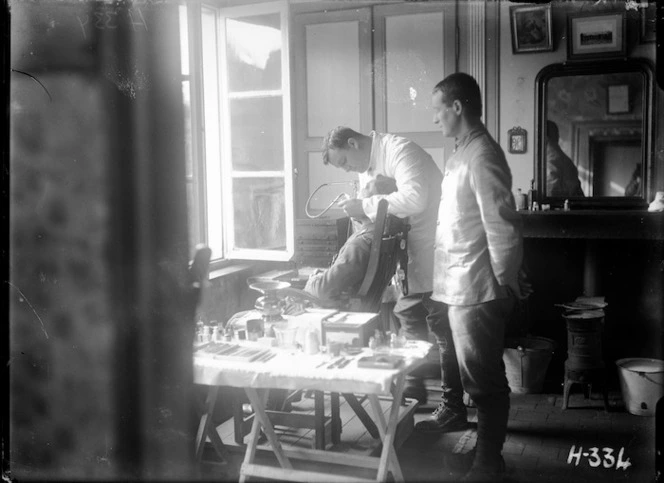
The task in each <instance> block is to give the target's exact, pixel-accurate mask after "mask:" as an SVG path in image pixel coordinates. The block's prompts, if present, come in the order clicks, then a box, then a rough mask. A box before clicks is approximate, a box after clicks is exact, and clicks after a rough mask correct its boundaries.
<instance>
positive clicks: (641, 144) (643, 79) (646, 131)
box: [535, 59, 654, 209]
mask: <svg viewBox="0 0 664 483" xmlns="http://www.w3.org/2000/svg"><path fill="white" fill-rule="evenodd" d="M536 86H537V94H536V95H537V99H536V101H537V103H536V106H537V117H536V119H537V139H536V143H537V146H536V151H535V152H536V158H535V173H536V178H537V187H538V190H539V200H540V203H541V204H550V205H551V207H552V208H558V207H562V206H563V204H564V202H565V200H566V199H567V200H569V203H570V207H571V208H572V209H574V208H589V209H590V208H593V209H601V208H626V209H628V208H643V207H645V206H647V200H648V199H649V197H650V189H651V188H650V186H649V181H650V179H651V176H650V174H651V169H652V165H651V163H652V158H653V156H652V146H653V123H652V106H653V103H654V99H653V95H654V94H653V74H652V67H651V66H650V64H648V63H647V62H646V61H642V60H639V59H629V60H623V61H613V62H592V63H591V62H588V63H584V64H582V65H577V64H553V65H549V66H546V67H545V68H543V69H542V70H541V71H540V73H539V74H538V76H537V79H536Z"/></svg>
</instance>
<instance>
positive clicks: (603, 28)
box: [567, 12, 627, 60]
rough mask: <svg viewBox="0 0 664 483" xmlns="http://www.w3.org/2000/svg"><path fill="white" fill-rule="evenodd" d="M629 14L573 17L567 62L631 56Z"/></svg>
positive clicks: (568, 38) (570, 21)
mask: <svg viewBox="0 0 664 483" xmlns="http://www.w3.org/2000/svg"><path fill="white" fill-rule="evenodd" d="M625 23H626V20H625V13H624V12H612V13H602V14H587V13H584V14H569V15H568V16H567V59H568V60H586V59H593V58H598V57H621V56H622V57H624V56H625V55H626V54H627V42H626V29H625Z"/></svg>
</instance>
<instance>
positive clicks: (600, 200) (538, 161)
mask: <svg viewBox="0 0 664 483" xmlns="http://www.w3.org/2000/svg"><path fill="white" fill-rule="evenodd" d="M624 72H635V73H639V74H641V75H642V76H643V79H644V82H643V83H644V89H643V93H642V105H643V119H642V122H641V132H642V148H641V163H642V166H643V167H644V168H643V170H644V171H643V173H644V175H643V190H642V195H641V196H640V197H636V196H631V197H621V196H592V197H585V198H572V199H570V201H569V203H570V206H571V208H572V209H606V208H610V209H616V208H623V209H641V208H646V207H647V206H648V201H647V200H649V199H650V198H651V194H652V173H653V165H652V161H653V159H654V153H653V149H654V148H653V146H654V129H653V106H654V103H655V90H654V81H653V68H652V65H651V64H650V62H648V61H647V60H645V59H636V58H634V59H624V60H620V61H616V60H613V61H597V62H584V63H578V64H577V63H564V64H551V65H547V66H546V67H544V68H543V69H542V70H540V72H539V73H538V74H537V77H536V79H535V85H536V91H535V109H536V117H535V133H536V134H535V144H536V146H535V180H536V182H537V188H538V192H537V194H538V196H537V200H538V202H539V204H540V206H541V205H542V204H549V205H551V209H555V208H562V207H563V204H564V202H565V198H564V197H552V196H547V195H546V194H545V193H544V189H543V187H544V186H546V179H545V178H546V155H545V150H544V146H545V135H546V131H545V129H544V126H545V125H546V120H547V101H548V96H547V86H548V83H549V81H550V80H551V79H552V78H554V77H566V76H573V75H592V74H614V73H624Z"/></svg>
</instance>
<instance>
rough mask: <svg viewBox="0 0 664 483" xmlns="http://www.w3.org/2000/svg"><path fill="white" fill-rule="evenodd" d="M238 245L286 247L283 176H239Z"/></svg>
mask: <svg viewBox="0 0 664 483" xmlns="http://www.w3.org/2000/svg"><path fill="white" fill-rule="evenodd" d="M233 205H234V207H235V210H234V217H235V226H234V234H235V249H252V248H257V249H263V250H282V251H283V250H285V249H286V204H285V200H284V180H283V179H282V178H239V179H238V178H236V179H235V180H234V183H233Z"/></svg>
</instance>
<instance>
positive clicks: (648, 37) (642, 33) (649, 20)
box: [639, 0, 657, 44]
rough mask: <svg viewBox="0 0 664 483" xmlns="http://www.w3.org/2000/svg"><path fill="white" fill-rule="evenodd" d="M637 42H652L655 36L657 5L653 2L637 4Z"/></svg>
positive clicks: (644, 0) (643, 0)
mask: <svg viewBox="0 0 664 483" xmlns="http://www.w3.org/2000/svg"><path fill="white" fill-rule="evenodd" d="M639 10H640V12H639V16H640V18H639V23H640V26H639V42H640V43H642V44H646V43H649V42H654V41H655V40H656V38H657V35H656V24H657V22H656V18H657V3H656V2H654V1H650V2H649V1H648V0H641V1H640V2H639Z"/></svg>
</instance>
